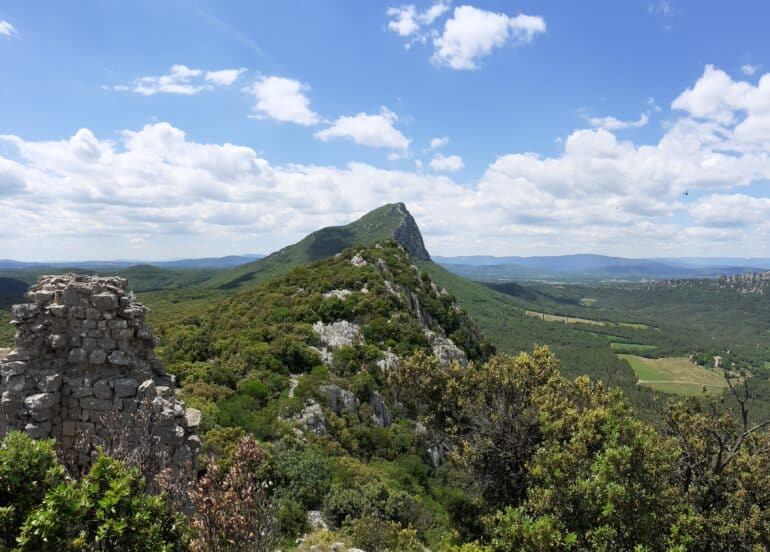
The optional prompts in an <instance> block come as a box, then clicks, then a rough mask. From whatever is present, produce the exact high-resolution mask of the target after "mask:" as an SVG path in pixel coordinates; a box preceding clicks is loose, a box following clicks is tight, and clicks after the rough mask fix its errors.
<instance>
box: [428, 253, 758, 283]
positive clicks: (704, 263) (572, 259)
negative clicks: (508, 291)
mask: <svg viewBox="0 0 770 552" xmlns="http://www.w3.org/2000/svg"><path fill="white" fill-rule="evenodd" d="M433 260H434V261H436V262H437V263H439V264H441V265H442V266H444V267H445V268H446V269H447V270H450V271H452V272H454V273H456V274H459V275H460V276H463V277H465V278H470V279H472V280H479V281H486V282H499V281H510V280H546V281H548V280H559V281H602V280H619V281H620V280H622V281H640V280H661V279H678V278H715V277H717V276H721V275H726V274H745V273H752V272H761V271H763V270H768V269H770V259H743V258H708V257H685V258H659V259H626V258H622V257H608V256H605V255H591V254H578V255H559V256H546V257H543V256H540V257H493V256H486V255H474V256H464V257H438V256H436V257H434V258H433Z"/></svg>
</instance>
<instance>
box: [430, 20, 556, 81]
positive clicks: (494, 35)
mask: <svg viewBox="0 0 770 552" xmlns="http://www.w3.org/2000/svg"><path fill="white" fill-rule="evenodd" d="M545 30H546V24H545V19H543V18H542V17H540V16H531V15H524V14H519V15H517V16H515V17H510V16H508V15H505V14H502V13H495V12H491V11H485V10H481V9H478V8H474V7H473V6H460V7H458V8H455V11H454V14H453V16H452V17H451V18H449V19H448V20H447V21H446V23H445V25H444V31H443V32H442V33H441V34H440V35H439V36H436V38H435V39H434V40H433V45H434V47H435V51H434V53H433V57H432V58H431V60H432V61H433V62H434V63H435V64H436V65H440V66H446V67H450V68H452V69H461V70H470V69H478V68H479V64H480V62H481V59H482V58H484V57H486V56H487V55H489V54H490V53H491V52H492V50H494V49H496V48H501V47H502V46H504V45H505V44H506V43H507V42H509V41H510V42H511V43H512V44H514V45H515V46H520V45H523V44H528V43H530V42H532V40H533V39H534V37H535V36H536V35H537V34H540V33H544V32H545Z"/></svg>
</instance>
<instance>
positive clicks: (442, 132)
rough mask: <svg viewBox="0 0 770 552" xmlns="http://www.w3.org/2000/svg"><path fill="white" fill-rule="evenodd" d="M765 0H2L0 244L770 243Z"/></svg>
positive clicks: (201, 248) (34, 254) (567, 249)
mask: <svg viewBox="0 0 770 552" xmlns="http://www.w3.org/2000/svg"><path fill="white" fill-rule="evenodd" d="M768 20H770V4H769V3H767V2H765V1H759V0H757V1H745V2H738V3H732V4H729V5H728V4H725V3H724V2H721V1H720V2H717V1H712V0H698V1H689V2H688V1H684V0H670V1H668V0H664V1H661V0H654V1H634V0H628V1H624V2H617V1H616V0H596V1H586V2H563V1H556V0H553V1H549V0H540V1H521V2H519V1H514V0H499V1H483V0H469V2H468V3H466V2H462V1H453V2H450V1H449V0H429V1H424V2H423V1H414V2H406V3H400V2H398V1H395V2H394V1H385V2H380V1H375V0H372V1H366V2H362V1H360V0H346V1H332V0H322V1H316V2H307V1H295V0H278V1H270V0H261V1H260V2H250V1H243V2H236V1H230V0H227V1H224V0H223V1H214V0H163V1H158V0H152V1H149V0H148V1H143V0H138V1H133V2H122V1H118V0H83V1H79V2H57V1H53V0H52V1H39V2H23V1H9V0H0V258H14V259H20V260H85V259H102V260H106V259H126V258H132V259H145V260H156V259H173V258H185V257H209V256H224V255H231V254H243V253H269V252H271V251H273V250H276V249H278V248H280V247H282V246H284V245H286V244H289V243H292V242H294V241H297V240H298V239H300V238H301V237H302V236H304V235H305V234H307V233H309V232H311V231H313V230H316V229H318V228H320V227H323V226H328V225H337V224H345V223H347V222H349V221H351V220H353V219H355V218H357V217H358V216H360V215H362V214H364V213H365V212H367V211H369V210H371V209H374V208H376V207H378V206H380V205H382V204H384V203H391V202H396V201H403V202H404V203H405V204H406V205H407V207H408V208H409V210H410V211H411V212H412V214H413V215H414V216H415V218H416V219H417V222H418V224H419V225H420V228H421V230H422V232H423V235H424V238H425V242H426V245H427V247H428V249H429V251H431V253H433V254H436V255H472V254H492V255H558V254H570V253H600V254H607V255H618V256H625V257H674V256H732V257H736V256H743V257H768V256H770V239H769V238H770V184H769V182H770V40H768V39H767V29H766V23H767V21H768Z"/></svg>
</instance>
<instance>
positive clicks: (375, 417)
mask: <svg viewBox="0 0 770 552" xmlns="http://www.w3.org/2000/svg"><path fill="white" fill-rule="evenodd" d="M369 406H371V407H372V421H374V423H375V424H377V425H378V426H380V427H388V426H390V424H392V423H393V419H392V418H391V416H390V409H389V408H388V405H387V404H385V401H384V400H383V399H382V396H381V395H380V394H379V393H378V392H377V391H375V392H374V393H372V397H371V398H370V399H369Z"/></svg>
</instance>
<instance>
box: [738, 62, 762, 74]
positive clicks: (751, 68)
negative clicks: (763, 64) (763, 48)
mask: <svg viewBox="0 0 770 552" xmlns="http://www.w3.org/2000/svg"><path fill="white" fill-rule="evenodd" d="M757 70H759V66H757V65H752V64H750V63H744V64H743V65H741V72H743V74H744V75H748V76H749V77H750V76H752V75H754V74H755V73H756V72H757Z"/></svg>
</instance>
